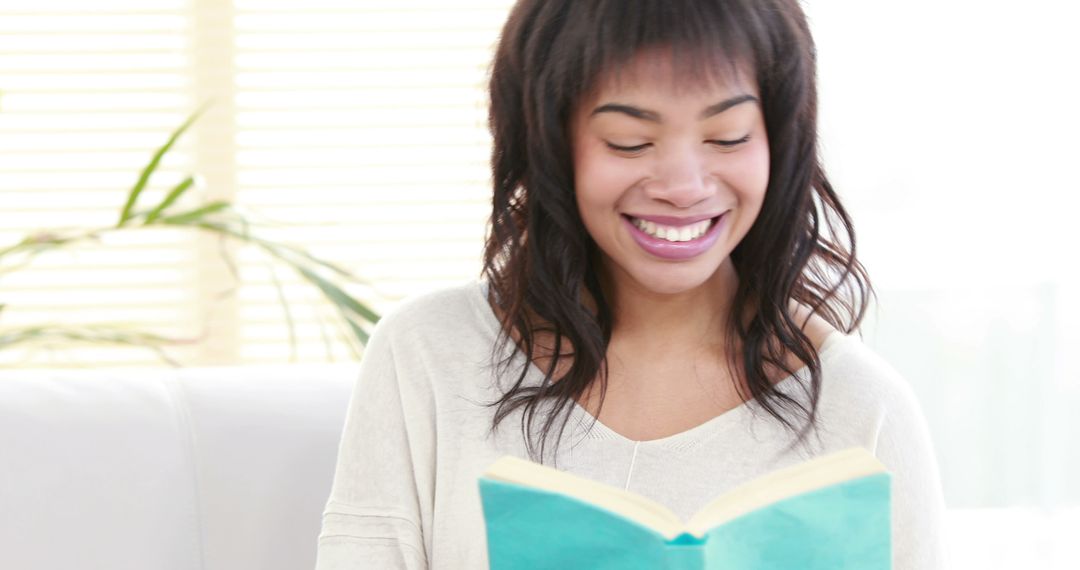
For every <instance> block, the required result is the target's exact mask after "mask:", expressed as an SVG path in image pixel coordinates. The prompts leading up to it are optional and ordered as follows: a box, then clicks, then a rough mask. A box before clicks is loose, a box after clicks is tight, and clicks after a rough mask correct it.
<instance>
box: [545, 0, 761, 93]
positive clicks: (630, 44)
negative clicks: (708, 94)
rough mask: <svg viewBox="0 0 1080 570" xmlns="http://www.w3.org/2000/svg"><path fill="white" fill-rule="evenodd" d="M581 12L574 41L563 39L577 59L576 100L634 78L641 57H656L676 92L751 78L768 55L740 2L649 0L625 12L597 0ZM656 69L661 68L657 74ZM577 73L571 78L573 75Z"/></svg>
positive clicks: (610, 1)
mask: <svg viewBox="0 0 1080 570" xmlns="http://www.w3.org/2000/svg"><path fill="white" fill-rule="evenodd" d="M583 4H592V6H591V7H589V8H584V7H583V8H584V9H583V10H582V11H583V13H582V14H580V16H581V19H580V20H579V25H578V26H574V28H577V29H576V30H575V32H576V33H575V34H574V37H567V38H566V39H567V40H569V43H571V44H575V43H576V44H578V45H577V46H574V47H569V46H568V48H569V49H570V50H572V52H573V53H578V54H582V55H581V59H580V61H581V63H582V68H581V69H580V72H579V73H567V74H564V75H562V76H563V77H566V78H571V77H573V78H574V79H575V80H577V81H579V85H578V86H577V87H578V89H573V88H572V87H571V86H566V87H568V89H567V91H570V92H575V94H577V95H581V94H582V93H586V92H590V91H592V90H594V89H596V88H597V87H598V86H599V85H600V84H601V83H603V82H607V81H612V82H615V83H620V82H623V81H634V80H635V79H636V78H634V77H630V76H628V74H627V72H628V70H629V69H630V68H631V67H633V66H634V64H636V63H637V61H638V58H639V56H641V55H642V54H644V53H655V54H658V55H660V56H661V57H660V58H659V59H658V62H659V63H660V64H662V65H664V68H663V69H664V71H663V72H664V73H669V74H670V76H669V77H668V79H670V80H671V82H672V87H673V88H675V89H683V88H686V89H694V88H701V87H711V86H713V85H716V84H726V83H729V82H730V81H731V80H732V79H734V78H735V77H737V76H738V75H739V74H740V73H750V74H756V72H757V70H758V69H759V68H760V66H761V65H763V64H764V65H768V63H769V62H762V61H759V60H760V59H761V58H762V55H763V54H765V53H768V50H763V49H761V45H762V43H763V42H764V41H767V38H766V37H763V36H762V35H761V34H758V33H756V32H758V31H759V30H760V26H757V25H750V26H748V25H747V24H748V23H756V22H753V20H754V19H755V18H754V14H753V12H752V11H751V10H746V9H745V8H744V7H743V6H742V5H741V3H740V2H700V1H696V0H647V1H644V2H639V3H637V5H636V6H635V8H634V9H627V6H626V3H625V2H623V1H621V0H601V1H599V2H595V3H588V2H585V3H583ZM657 71H660V70H659V69H658V70H657ZM574 76H576V77H574Z"/></svg>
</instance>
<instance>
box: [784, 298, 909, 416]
mask: <svg viewBox="0 0 1080 570" xmlns="http://www.w3.org/2000/svg"><path fill="white" fill-rule="evenodd" d="M794 315H795V317H796V322H797V323H799V324H800V325H801V324H802V323H803V322H804V321H805V322H806V324H805V325H804V326H803V331H804V332H805V333H806V335H807V336H808V337H809V338H810V341H811V342H812V343H813V344H814V346H815V347H817V348H818V349H819V350H818V352H819V356H820V357H821V360H822V368H823V372H824V374H825V376H826V380H825V385H824V386H823V390H824V392H826V393H827V394H828V395H829V396H830V399H831V400H833V401H834V402H843V403H844V404H845V405H851V406H867V407H869V408H878V409H879V410H883V408H884V407H886V406H888V405H889V404H890V403H891V404H893V405H898V404H899V405H902V404H903V402H906V401H908V400H910V399H911V397H912V390H911V386H910V384H909V383H908V381H907V380H906V379H905V378H904V377H903V375H902V374H901V373H900V372H899V371H898V370H897V369H896V368H895V367H894V366H893V365H892V364H890V363H889V362H888V360H886V359H885V358H884V357H883V356H882V355H881V354H880V353H879V352H878V350H876V349H875V348H873V347H871V346H870V345H868V344H867V343H866V342H865V341H864V340H863V339H862V337H861V336H860V335H859V334H857V333H853V334H847V333H845V332H843V331H841V330H839V329H837V328H836V327H834V326H832V325H831V324H830V323H829V322H828V321H826V320H825V319H824V318H822V317H820V316H818V315H816V314H813V315H811V313H810V310H809V309H808V308H806V307H804V306H800V307H799V308H798V309H796V310H794Z"/></svg>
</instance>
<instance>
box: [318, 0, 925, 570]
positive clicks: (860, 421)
mask: <svg viewBox="0 0 1080 570" xmlns="http://www.w3.org/2000/svg"><path fill="white" fill-rule="evenodd" d="M490 89H491V108H490V127H491V131H492V135H493V137H494V152H493V156H492V171H493V180H494V199H493V211H492V217H491V227H490V231H489V235H488V240H487V248H486V253H485V259H484V261H485V265H484V277H485V278H484V279H482V280H479V281H477V282H475V283H469V284H466V285H463V286H460V287H455V288H452V289H448V290H444V291H440V292H437V293H433V294H429V295H426V296H423V297H420V298H416V299H413V300H411V301H409V302H407V303H405V304H403V305H402V306H400V307H399V309H398V310H396V311H394V312H393V313H392V314H390V315H388V316H386V317H385V318H384V319H383V320H382V321H380V323H379V325H378V326H377V328H376V330H375V333H374V335H373V336H372V338H371V342H370V344H369V346H368V347H367V350H366V351H365V354H364V358H363V361H362V365H361V370H362V372H361V376H360V378H359V381H358V383H357V385H356V388H355V391H354V395H353V398H352V401H351V404H350V408H349V412H348V418H347V421H346V425H345V430H344V435H343V439H342V442H341V447H340V456H339V459H338V467H337V472H336V475H335V479H334V485H333V490H332V493H331V496H330V498H329V501H328V503H327V506H326V512H325V517H324V523H323V532H322V534H321V536H320V542H319V563H318V568H319V569H320V570H331V569H346V568H349V569H356V568H373V569H374V568H377V569H380V570H383V569H426V568H435V569H439V570H443V569H470V570H471V569H479V568H486V567H487V552H486V542H485V530H484V523H483V518H482V511H481V507H480V500H479V493H478V487H477V478H478V477H479V476H480V475H481V473H482V472H483V470H484V469H485V467H487V466H488V465H489V464H490V463H491V462H492V461H494V460H495V459H497V458H498V457H500V456H502V455H504V454H512V455H517V456H520V457H524V458H529V459H532V460H534V461H538V462H544V463H547V464H549V465H553V466H555V467H557V468H559V469H563V470H566V471H568V472H571V473H574V474H577V475H581V476H585V477H588V478H591V479H594V480H597V481H600V482H603V483H606V484H610V485H617V486H619V487H620V488H625V489H628V490H630V491H633V492H636V493H639V494H642V495H645V496H648V497H650V498H653V499H656V500H658V501H660V502H662V503H663V504H665V505H668V506H670V507H671V508H672V510H674V511H675V513H676V514H678V515H680V516H681V517H683V518H684V520H685V519H686V518H689V516H690V515H691V514H692V513H693V512H694V511H696V510H697V509H698V508H700V507H701V506H703V505H704V504H705V503H706V502H707V501H708V500H710V499H712V498H714V497H715V496H717V495H719V494H721V493H723V492H725V491H728V490H730V489H732V488H734V487H736V486H738V485H739V484H741V483H744V482H746V481H749V480H751V479H753V478H755V477H758V476H760V475H763V474H765V473H768V472H770V471H773V470H775V469H779V468H782V467H785V466H788V465H792V464H795V463H798V462H801V461H803V460H806V459H808V458H810V457H814V456H817V455H821V454H825V453H830V452H833V451H837V450H840V449H844V448H847V447H851V446H855V445H860V446H863V447H865V448H866V449H868V450H870V451H871V452H873V453H874V454H875V455H876V456H877V457H878V459H879V460H880V461H881V462H882V463H884V464H885V466H886V467H887V468H888V469H889V470H890V471H891V472H892V473H893V495H894V501H893V555H894V561H895V564H894V568H896V570H932V569H937V568H942V567H943V565H944V562H943V559H942V551H943V546H942V537H941V535H940V531H941V522H942V521H941V519H942V514H943V501H942V496H941V489H940V483H939V479H938V473H937V466H936V463H935V459H934V454H933V449H932V444H931V441H930V439H929V436H928V431H927V427H926V424H925V421H924V419H923V416H922V413H921V411H920V408H919V406H918V404H917V402H916V400H915V399H914V397H913V394H912V391H911V390H910V388H909V387H908V386H907V384H906V383H905V381H904V380H903V379H902V378H901V377H900V376H899V375H898V374H897V373H896V372H895V370H894V369H893V368H891V367H890V366H889V365H888V364H886V363H885V362H883V361H882V360H881V359H880V358H879V357H878V356H876V355H875V354H874V353H873V352H871V351H870V350H869V349H868V348H866V347H865V346H864V345H863V344H862V343H861V342H860V341H859V340H858V339H857V338H855V337H851V336H848V334H849V333H851V332H853V331H855V330H856V329H857V327H858V325H859V323H860V321H861V320H862V316H863V313H864V311H865V308H866V304H867V296H868V295H872V293H873V290H872V288H871V287H870V283H869V280H868V278H867V276H866V273H865V271H864V269H863V267H862V266H861V265H860V264H859V263H858V261H857V260H856V258H855V239H854V232H853V228H852V222H851V220H850V219H849V217H848V215H847V214H846V213H845V211H844V209H843V207H842V206H841V204H840V201H839V199H838V197H837V195H836V193H835V192H834V191H833V189H832V187H831V186H830V184H829V181H828V179H827V178H826V176H825V173H824V171H823V170H822V167H821V165H820V162H819V160H818V154H817V130H816V129H817V125H816V91H815V69H814V47H813V43H812V40H811V37H810V34H809V31H808V29H807V24H806V20H805V18H804V15H803V14H802V12H801V10H800V8H799V5H798V2H797V0H619V1H613V0H521V1H519V2H518V3H517V5H516V6H514V8H513V10H512V12H511V14H510V17H509V20H508V22H507V23H506V26H505V28H504V29H503V33H502V36H501V40H500V42H499V46H498V50H497V54H496V56H495V61H494V65H493V67H492V73H491V83H490ZM840 234H846V236H847V239H846V240H844V239H840V238H841V237H842V236H841V235H840ZM845 241H846V242H848V243H850V249H848V246H847V245H846V244H845ZM588 562H589V561H583V566H582V568H587V567H589V563H588Z"/></svg>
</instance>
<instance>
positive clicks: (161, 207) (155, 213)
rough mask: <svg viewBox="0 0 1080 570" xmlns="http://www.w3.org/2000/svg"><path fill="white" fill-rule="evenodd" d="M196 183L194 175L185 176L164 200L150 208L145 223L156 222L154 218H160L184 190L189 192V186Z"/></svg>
mask: <svg viewBox="0 0 1080 570" xmlns="http://www.w3.org/2000/svg"><path fill="white" fill-rule="evenodd" d="M194 185H195V178H194V177H193V176H188V177H187V178H185V179H184V180H183V181H182V182H180V183H179V184H177V185H176V186H175V187H173V189H172V190H170V191H169V194H168V195H167V196H165V199H164V200H162V201H161V203H160V204H158V205H157V206H155V207H154V209H153V210H150V212H149V213H147V214H146V221H145V222H143V223H144V224H152V223H154V220H156V219H158V217H159V216H161V213H162V212H163V211H165V208H168V207H169V206H172V205H173V202H176V200H178V199H179V198H180V196H182V195H183V194H184V192H187V190H188V188H191V187H192V186H194Z"/></svg>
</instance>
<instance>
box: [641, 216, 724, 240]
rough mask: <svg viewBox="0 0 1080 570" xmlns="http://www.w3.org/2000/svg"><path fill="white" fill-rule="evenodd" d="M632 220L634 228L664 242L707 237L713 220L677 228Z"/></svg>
mask: <svg viewBox="0 0 1080 570" xmlns="http://www.w3.org/2000/svg"><path fill="white" fill-rule="evenodd" d="M630 219H631V220H632V221H633V223H634V226H636V227H637V228H638V229H639V230H641V231H643V232H645V233H647V234H649V235H651V236H653V237H655V238H660V239H662V240H667V241H672V242H679V241H690V240H693V239H697V238H699V237H701V236H702V235H705V232H707V231H709V224H711V223H712V220H701V221H700V222H697V223H693V224H690V225H686V226H682V227H675V226H662V225H660V224H657V223H655V222H650V221H647V220H641V219H638V218H630Z"/></svg>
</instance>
